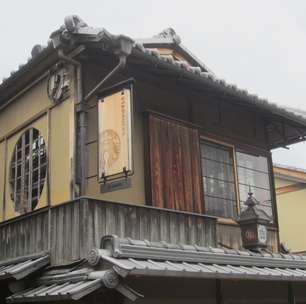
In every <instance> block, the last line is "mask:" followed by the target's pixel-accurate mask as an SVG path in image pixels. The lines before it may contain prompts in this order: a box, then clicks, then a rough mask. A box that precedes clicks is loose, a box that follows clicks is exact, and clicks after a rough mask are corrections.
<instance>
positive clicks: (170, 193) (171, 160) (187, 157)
mask: <svg viewBox="0 0 306 304" xmlns="http://www.w3.org/2000/svg"><path fill="white" fill-rule="evenodd" d="M148 124H149V127H148V129H149V165H150V174H151V175H150V185H151V191H150V193H152V197H151V198H150V200H152V204H153V205H154V206H156V207H160V208H169V209H175V210H183V211H189V212H198V213H202V212H203V210H204V204H203V195H202V187H201V165H200V147H199V134H198V131H197V130H196V129H193V128H190V127H187V126H185V125H182V124H181V123H177V122H175V121H172V120H168V119H164V118H161V117H158V116H155V115H153V114H150V115H149V122H148Z"/></svg>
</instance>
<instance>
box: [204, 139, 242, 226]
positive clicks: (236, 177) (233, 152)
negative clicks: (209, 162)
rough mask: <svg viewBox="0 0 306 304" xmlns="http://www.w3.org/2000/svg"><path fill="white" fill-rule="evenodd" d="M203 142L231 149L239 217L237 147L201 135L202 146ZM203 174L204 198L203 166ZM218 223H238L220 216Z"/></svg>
mask: <svg viewBox="0 0 306 304" xmlns="http://www.w3.org/2000/svg"><path fill="white" fill-rule="evenodd" d="M202 141H207V142H212V143H215V144H217V145H220V146H224V147H228V148H231V150H232V154H233V174H234V179H235V195H236V209H237V210H236V211H237V215H238V214H240V202H239V198H240V193H239V186H238V171H237V160H236V147H235V145H233V144H230V143H227V142H224V141H222V140H218V139H215V138H211V137H208V136H205V135H200V145H201V142H202ZM201 172H202V179H201V184H202V189H203V196H204V195H205V194H204V184H203V168H202V166H201ZM203 200H204V211H205V212H206V206H205V199H203ZM217 218H218V222H219V223H226V224H234V225H237V223H236V222H235V221H234V219H233V218H230V217H222V216H218V217H217Z"/></svg>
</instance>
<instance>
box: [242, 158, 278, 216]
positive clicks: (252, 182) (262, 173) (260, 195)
mask: <svg viewBox="0 0 306 304" xmlns="http://www.w3.org/2000/svg"><path fill="white" fill-rule="evenodd" d="M237 167H238V181H239V194H240V209H241V211H242V210H244V209H245V208H246V206H245V204H244V202H245V201H246V200H247V198H248V193H249V191H250V187H251V191H252V193H253V196H254V198H255V199H256V200H257V201H258V208H260V209H262V210H264V211H265V212H266V213H267V215H269V216H270V217H271V218H273V214H272V213H273V212H272V200H271V186H270V176H269V170H268V160H267V158H266V157H264V156H254V155H249V154H245V153H242V152H237Z"/></svg>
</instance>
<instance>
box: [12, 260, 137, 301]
mask: <svg viewBox="0 0 306 304" xmlns="http://www.w3.org/2000/svg"><path fill="white" fill-rule="evenodd" d="M101 288H104V289H105V288H108V289H114V290H117V291H118V292H120V293H122V294H123V295H124V296H126V297H127V298H129V299H130V300H135V299H136V298H138V297H139V296H141V295H140V294H138V293H137V292H135V291H134V290H132V289H131V288H129V287H127V286H125V285H122V284H121V282H120V280H119V276H118V274H117V273H115V271H114V270H112V269H107V270H103V271H94V270H93V269H92V268H90V267H86V265H84V263H83V262H80V263H79V264H78V265H77V266H75V267H73V268H70V267H69V266H67V267H66V269H65V268H63V267H60V269H57V267H55V268H50V269H49V270H48V271H46V272H45V273H43V274H42V275H41V276H39V277H37V278H35V279H33V280H32V281H31V282H30V287H28V288H27V289H24V290H22V291H20V292H17V293H14V294H13V295H12V296H10V297H8V298H7V302H8V303H30V302H51V301H61V300H79V299H81V298H83V297H85V296H86V295H89V294H92V293H94V292H95V291H97V290H99V289H101Z"/></svg>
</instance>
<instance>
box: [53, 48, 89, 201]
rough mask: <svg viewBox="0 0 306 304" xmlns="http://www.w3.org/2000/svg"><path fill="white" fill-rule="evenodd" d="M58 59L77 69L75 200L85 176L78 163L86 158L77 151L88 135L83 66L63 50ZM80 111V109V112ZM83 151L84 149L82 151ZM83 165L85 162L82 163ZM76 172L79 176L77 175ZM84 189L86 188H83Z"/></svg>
mask: <svg viewBox="0 0 306 304" xmlns="http://www.w3.org/2000/svg"><path fill="white" fill-rule="evenodd" d="M58 57H59V59H61V60H63V61H65V62H67V63H70V64H72V65H73V66H74V67H75V68H76V78H77V81H76V87H77V88H76V104H77V107H76V109H77V115H76V116H77V117H76V118H75V121H76V122H77V123H76V124H77V127H76V130H77V129H78V128H79V129H80V139H79V140H78V136H77V135H76V141H75V142H76V143H75V149H74V170H73V178H72V182H71V183H72V185H71V194H72V195H71V196H72V197H71V198H72V199H75V197H76V196H80V195H81V193H82V192H81V191H82V182H81V181H82V177H81V176H83V172H82V167H84V166H81V168H80V169H77V168H78V163H79V161H78V160H79V159H80V160H81V159H82V158H83V157H84V156H83V155H82V153H80V151H79V152H78V151H77V149H78V147H81V146H82V145H81V143H82V142H85V140H86V139H85V134H86V126H87V123H86V112H85V111H84V109H83V108H84V107H82V106H81V105H82V100H83V84H82V64H81V63H80V62H79V61H77V60H75V59H73V58H71V57H69V56H67V55H65V54H64V52H63V50H62V49H58ZM78 109H80V110H79V111H78ZM80 150H81V151H82V149H80ZM80 163H81V164H82V163H83V162H80ZM76 171H77V172H78V173H79V174H76ZM77 183H78V184H80V188H79V189H76V187H75V184H77ZM83 187H84V186H83Z"/></svg>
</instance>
